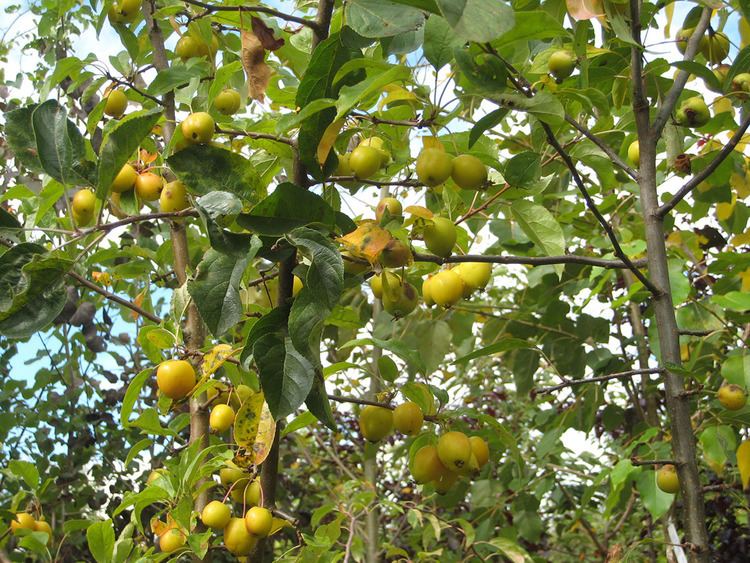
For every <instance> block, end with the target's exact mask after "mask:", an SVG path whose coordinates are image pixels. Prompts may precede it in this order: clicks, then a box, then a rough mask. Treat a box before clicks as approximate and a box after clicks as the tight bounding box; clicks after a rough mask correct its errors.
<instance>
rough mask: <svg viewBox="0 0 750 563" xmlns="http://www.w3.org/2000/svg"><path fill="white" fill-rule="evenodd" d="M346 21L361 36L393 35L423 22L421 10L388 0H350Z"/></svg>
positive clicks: (412, 28)
mask: <svg viewBox="0 0 750 563" xmlns="http://www.w3.org/2000/svg"><path fill="white" fill-rule="evenodd" d="M347 6H348V9H347V12H346V16H347V23H348V24H349V25H350V26H352V29H354V31H356V32H357V33H359V34H360V35H362V36H363V37H373V38H381V37H394V36H396V35H399V34H401V33H405V32H407V31H414V30H416V29H418V28H419V27H420V26H421V25H422V24H423V23H424V14H423V13H422V11H421V10H418V9H416V8H410V7H409V6H405V5H404V4H397V3H395V2H391V1H390V0H350V2H348V4H347Z"/></svg>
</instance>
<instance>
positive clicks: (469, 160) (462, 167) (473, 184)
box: [451, 154, 487, 190]
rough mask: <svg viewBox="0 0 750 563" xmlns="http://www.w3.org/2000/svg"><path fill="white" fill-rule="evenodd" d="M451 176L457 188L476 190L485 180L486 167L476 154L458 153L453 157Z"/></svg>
mask: <svg viewBox="0 0 750 563" xmlns="http://www.w3.org/2000/svg"><path fill="white" fill-rule="evenodd" d="M451 178H453V181H454V182H455V183H456V185H457V186H458V187H459V188H462V189H464V190H478V189H479V188H481V187H483V186H484V184H485V183H486V182H487V167H486V166H485V165H484V164H483V163H482V161H481V160H479V159H478V158H477V157H476V156H473V155H470V154H460V155H458V156H457V157H456V158H454V159H453V169H452V170H451Z"/></svg>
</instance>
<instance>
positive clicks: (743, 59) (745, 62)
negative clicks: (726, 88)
mask: <svg viewBox="0 0 750 563" xmlns="http://www.w3.org/2000/svg"><path fill="white" fill-rule="evenodd" d="M748 68H750V46H747V47H745V48H744V49H742V50H741V51H740V52H739V53H737V56H736V57H734V60H733V61H732V66H731V67H730V69H729V72H727V77H726V78H725V79H724V84H731V83H732V79H733V78H734V77H735V76H737V75H738V74H740V73H742V72H747V69H748Z"/></svg>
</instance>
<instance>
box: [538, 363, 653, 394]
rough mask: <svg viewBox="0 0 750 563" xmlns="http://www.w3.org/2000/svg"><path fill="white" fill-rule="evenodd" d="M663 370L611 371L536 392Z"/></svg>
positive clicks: (540, 392)
mask: <svg viewBox="0 0 750 563" xmlns="http://www.w3.org/2000/svg"><path fill="white" fill-rule="evenodd" d="M663 371H664V369H663V368H653V369H631V370H628V371H623V372H620V373H610V374H607V375H599V376H596V377H589V378H588V379H570V380H568V381H566V382H565V383H561V384H560V385H555V386H553V387H543V388H541V389H537V390H536V393H537V395H543V394H545V393H552V392H554V391H558V390H560V389H564V388H565V387H576V386H578V385H585V384H586V383H597V382H600V381H609V380H610V379H622V378H625V377H633V376H635V375H643V374H649V373H662V372H663Z"/></svg>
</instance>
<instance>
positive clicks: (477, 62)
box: [453, 47, 508, 94]
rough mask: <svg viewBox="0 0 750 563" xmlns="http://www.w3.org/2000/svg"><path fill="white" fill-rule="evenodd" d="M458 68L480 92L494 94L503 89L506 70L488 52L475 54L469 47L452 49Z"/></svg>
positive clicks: (505, 80) (505, 83) (506, 74)
mask: <svg viewBox="0 0 750 563" xmlns="http://www.w3.org/2000/svg"><path fill="white" fill-rule="evenodd" d="M453 56H454V57H455V59H456V63H457V64H458V68H459V69H460V70H461V72H462V73H463V74H464V76H466V78H467V79H468V80H469V82H471V84H472V85H473V86H475V87H476V88H478V89H479V90H480V92H485V93H487V94H496V93H497V92H501V91H502V90H505V87H506V85H507V83H508V71H507V69H506V68H505V65H504V64H503V63H502V61H501V60H500V59H498V58H497V57H495V56H492V55H488V54H480V55H475V54H474V53H473V51H472V50H471V49H469V48H463V47H456V48H455V49H454V50H453Z"/></svg>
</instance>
